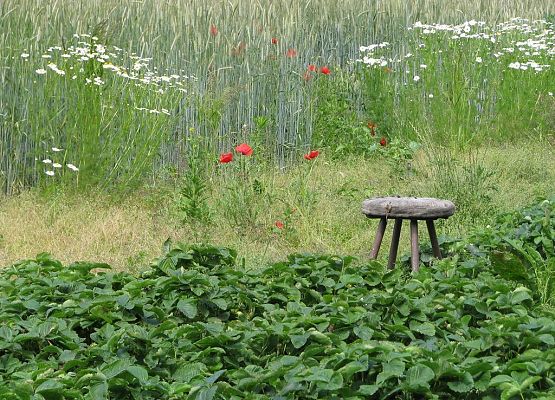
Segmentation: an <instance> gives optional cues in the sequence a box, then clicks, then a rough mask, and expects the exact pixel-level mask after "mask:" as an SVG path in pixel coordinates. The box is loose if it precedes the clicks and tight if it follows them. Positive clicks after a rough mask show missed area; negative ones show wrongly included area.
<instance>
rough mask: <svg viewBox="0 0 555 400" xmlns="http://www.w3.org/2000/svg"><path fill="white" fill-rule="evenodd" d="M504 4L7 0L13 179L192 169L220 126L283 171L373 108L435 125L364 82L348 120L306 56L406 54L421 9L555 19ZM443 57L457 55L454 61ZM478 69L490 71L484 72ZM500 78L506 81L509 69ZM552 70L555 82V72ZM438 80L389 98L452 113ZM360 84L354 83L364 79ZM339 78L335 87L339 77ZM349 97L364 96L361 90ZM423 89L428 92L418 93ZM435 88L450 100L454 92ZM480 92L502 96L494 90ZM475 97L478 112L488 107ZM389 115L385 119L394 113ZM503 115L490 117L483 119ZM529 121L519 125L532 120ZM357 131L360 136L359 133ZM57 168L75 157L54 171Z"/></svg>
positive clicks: (111, 180)
mask: <svg viewBox="0 0 555 400" xmlns="http://www.w3.org/2000/svg"><path fill="white" fill-rule="evenodd" d="M505 3H506V2H504V1H501V0H494V1H491V2H488V3H487V4H484V3H483V2H478V1H471V2H465V3H464V4H461V3H460V2H455V1H454V0H449V1H439V0H420V1H415V2H411V3H409V4H407V3H406V2H404V1H401V0H395V1H385V0H380V1H372V2H370V1H369V2H365V3H362V4H361V3H360V2H359V1H355V0H347V1H343V2H340V3H339V2H326V1H324V0H316V1H295V0H291V1H288V2H273V1H270V0H260V1H257V2H251V1H246V0H236V1H230V2H205V1H201V0H191V1H177V2H171V3H167V4H164V5H163V6H162V5H160V3H159V2H158V1H156V0H145V1H142V2H134V1H116V0H108V1H100V0H93V1H89V2H86V3H75V2H70V1H67V2H65V1H62V2H44V1H38V0H7V1H3V2H2V3H1V4H0V60H2V65H3V67H2V68H1V69H0V84H1V85H2V88H3V89H2V91H1V92H0V186H1V189H2V191H3V192H7V193H11V192H14V191H17V190H19V189H21V188H24V187H29V186H34V185H49V184H51V183H52V182H59V181H64V182H66V183H71V184H79V185H88V184H92V185H101V186H103V187H110V186H113V185H115V184H119V187H133V186H134V185H135V184H137V183H139V182H142V181H144V179H145V178H147V177H151V176H152V174H153V173H157V172H160V170H165V169H167V168H177V169H178V170H180V169H181V168H182V167H183V168H186V165H187V159H188V158H189V157H191V154H190V151H189V149H191V146H190V144H189V143H188V141H189V140H190V134H189V133H190V132H191V128H193V129H194V132H195V133H196V134H198V135H200V136H202V137H204V138H205V141H204V143H205V146H206V149H205V151H207V152H212V153H214V154H216V153H217V152H218V151H219V150H221V149H224V148H226V147H229V146H230V145H234V144H237V143H239V142H240V141H244V140H250V139H251V138H253V139H255V138H257V140H258V141H259V142H260V143H263V144H264V146H265V147H266V148H267V151H268V154H267V155H266V158H267V159H268V160H269V161H271V162H275V163H277V164H278V165H280V166H282V167H283V166H285V165H287V164H288V163H289V162H291V161H292V160H295V159H297V158H298V155H299V154H302V152H304V151H306V150H307V148H308V147H309V146H310V144H311V143H318V144H320V143H321V144H322V145H324V146H325V145H328V142H327V140H326V136H325V135H326V132H330V133H329V134H328V135H331V134H332V133H334V132H337V131H338V130H341V129H343V128H344V127H345V126H346V128H347V129H348V130H349V129H352V124H353V123H355V122H358V121H355V120H356V119H357V118H359V119H365V118H367V116H368V114H369V113H372V112H374V113H375V114H376V117H383V118H382V119H383V120H384V121H385V120H389V121H393V122H387V123H389V124H392V125H391V126H392V129H391V130H390V133H391V135H393V132H395V134H397V135H405V136H407V137H417V136H418V134H419V133H420V131H421V130H422V129H424V128H422V127H420V125H421V124H419V125H418V126H417V125H416V122H421V121H416V120H414V119H411V118H413V117H408V116H405V117H403V118H401V121H400V122H399V124H400V126H401V127H402V128H403V129H401V130H396V129H393V127H397V126H398V125H395V124H394V121H395V120H396V119H397V117H393V116H389V117H388V116H387V115H385V114H384V113H381V112H377V111H376V107H378V106H377V105H376V102H375V101H370V102H368V104H366V105H364V104H360V103H358V100H360V96H358V95H357V94H356V93H357V91H356V90H355V91H354V92H352V91H350V89H349V93H350V94H346V95H345V98H346V99H347V100H348V101H351V102H352V103H354V104H357V103H358V104H357V105H356V106H355V107H354V109H355V113H354V114H353V113H352V112H351V111H350V110H347V111H348V112H346V113H345V114H344V115H347V116H348V118H346V119H345V124H343V125H341V124H339V125H337V124H336V125H333V123H332V121H333V118H330V115H329V114H326V115H323V116H322V114H318V113H317V112H316V111H318V109H317V108H316V107H317V106H318V102H316V101H315V100H314V99H315V93H317V91H316V89H314V88H315V87H319V88H320V89H321V88H322V86H319V85H312V83H314V82H313V81H312V82H307V81H306V80H305V79H303V78H304V74H305V72H306V70H307V67H308V66H309V65H316V66H318V67H319V68H320V67H322V66H327V67H328V68H329V69H330V71H331V74H330V75H329V76H327V77H328V78H329V80H330V81H331V80H333V79H335V76H336V75H337V76H339V75H340V74H339V71H340V70H345V71H346V72H347V73H349V74H350V73H351V69H350V66H349V62H350V61H351V60H354V59H357V58H360V54H359V50H358V49H359V47H360V46H365V45H367V44H369V43H380V42H383V41H388V42H391V43H394V44H395V48H396V49H398V50H396V51H397V53H398V55H399V56H400V55H406V52H405V51H404V49H409V48H410V46H411V45H412V44H413V43H416V39H415V37H416V36H415V31H414V30H412V31H407V30H406V27H407V26H411V25H413V24H414V23H415V22H416V21H428V22H429V23H431V22H441V23H446V24H460V23H462V22H463V21H468V20H471V19H472V18H476V19H478V18H480V19H483V20H484V21H488V22H489V23H492V24H496V23H498V22H501V21H506V20H509V19H510V18H512V17H515V16H525V17H527V18H531V19H538V18H544V17H546V16H547V15H549V14H551V13H553V10H554V8H555V7H554V5H553V4H552V2H551V1H548V0H527V1H522V2H518V3H517V4H513V5H511V6H510V7H507V5H506V4H505ZM534 34H535V33H534ZM430 38H431V37H430ZM430 40H431V41H433V40H434V39H430ZM99 46H100V47H99ZM439 46H440V44H438V45H437V46H436V47H434V46H433V44H432V43H430V44H429V48H427V49H426V51H428V52H429V54H428V55H427V56H426V55H425V54H424V55H422V56H419V57H423V59H425V58H426V57H428V58H430V57H431V58H434V57H435V58H434V59H437V58H438V57H437V53H436V49H438V48H439ZM472 46H474V45H472ZM102 50H103V51H102ZM401 50H403V51H401ZM437 51H439V50H437ZM460 53H461V54H462V53H463V51H462V50H460ZM480 54H481V53H480ZM477 55H478V54H476V56H477ZM106 57H107V58H106ZM413 60H416V57H415V58H414V59H413ZM442 60H443V61H442V62H454V61H453V60H452V59H451V58H450V59H449V60H447V59H442ZM419 62H420V61H419ZM427 62H428V63H429V65H430V70H429V73H430V74H435V73H436V72H437V73H438V74H439V75H441V74H446V77H445V79H447V77H448V75H449V71H451V72H453V68H455V67H448V68H447V67H446V68H443V67H442V66H441V65H440V66H438V67H437V69H438V71H436V72H433V71H432V68H436V67H432V63H431V62H430V61H427ZM537 62H538V63H539V64H547V62H544V61H541V62H540V61H539V60H538V61H537ZM440 64H441V63H440ZM37 71H41V73H37ZM42 71H46V73H42ZM442 71H444V72H442ZM413 72H415V71H413ZM471 72H472V73H475V74H478V72H476V70H474V69H473V70H472V71H471ZM521 72H523V73H525V74H526V73H527V72H525V71H512V70H510V71H506V72H504V74H505V75H504V80H499V81H498V86H499V88H498V87H495V86H494V90H495V91H497V92H499V93H500V94H503V93H510V92H511V91H512V90H513V89H514V88H513V87H511V86H510V85H511V83H507V82H508V81H509V80H515V79H518V80H519V81H520V80H521V78H522V74H521V75H516V76H513V75H515V74H517V73H519V74H520V73H521ZM461 73H462V72H461ZM511 74H512V75H511ZM439 75H438V76H439ZM487 75H488V77H491V76H493V75H494V72H491V73H488V74H487ZM74 76H75V78H74ZM430 76H432V75H430ZM473 76H474V75H473ZM542 76H544V78H542V79H545V81H544V82H548V78H549V72H548V73H547V74H543V75H542ZM318 77H322V75H319V76H318ZM407 77H408V75H407V76H404V79H405V80H406V79H407ZM353 79H357V78H356V77H354V78H353ZM372 79H374V78H372ZM427 79H428V78H427V77H425V76H424V75H423V76H422V81H421V82H420V86H419V87H416V88H414V87H413V86H412V85H407V89H406V90H405V87H404V85H402V80H399V79H397V80H396V81H395V82H397V83H395V84H391V85H393V86H391V88H393V90H395V91H396V93H397V92H399V93H405V94H406V95H407V96H408V97H407V96H403V98H401V97H399V96H396V97H395V100H388V101H393V102H394V105H395V107H396V108H397V109H399V108H401V109H406V114H407V115H411V116H412V115H422V116H421V117H419V118H423V119H424V118H426V119H427V117H428V116H430V118H431V117H432V116H434V115H436V114H437V113H438V112H439V111H434V112H428V113H426V114H422V111H423V110H422V108H423V107H429V105H427V103H425V102H418V101H416V99H420V98H421V96H420V97H419V96H417V95H418V94H422V95H423V94H424V93H426V94H427V92H426V91H425V89H424V88H423V86H424V83H426V82H427ZM442 79H443V78H442ZM477 79H478V76H475V78H472V79H471V81H472V82H474V83H473V85H474V86H472V92H473V93H474V94H478V95H479V94H480V93H481V90H482V87H483V86H484V85H487V86H488V87H489V86H490V85H491V83H490V81H489V80H488V81H487V82H486V83H484V81H483V80H482V81H479V80H477ZM488 79H489V78H488ZM438 80H439V79H438ZM451 81H452V82H458V81H456V80H447V81H445V82H446V83H443V84H442V85H447V86H448V85H450V84H451V83H449V82H451ZM530 81H531V82H532V81H533V83H529V84H528V83H527V84H526V85H525V88H523V89H522V91H523V92H522V95H519V96H520V97H519V99H522V101H524V99H525V96H524V94H525V93H528V92H530V91H531V90H532V89H533V88H534V87H539V86H540V85H541V82H540V81H539V80H538V79H536V77H534V78H533V79H532V78H530ZM465 82H466V81H465ZM476 82H481V83H476ZM426 84H427V83H426ZM454 84H455V83H454ZM456 84H457V85H459V83H456ZM493 84H495V82H494V83H493ZM357 85H358V86H357ZM360 85H361V83H360V82H358V83H356V82H355V83H353V84H352V86H353V87H354V88H355V89H356V88H358V87H360ZM476 85H477V86H476ZM506 85H509V87H505V86H506ZM475 86H476V87H475ZM347 87H349V86H347ZM325 88H326V87H324V89H325ZM333 88H335V86H334V85H333V84H330V85H329V86H328V87H327V89H329V90H332V89H333ZM465 88H466V86H465ZM437 89H438V90H439V89H443V88H439V87H438V88H437ZM449 89H450V90H451V91H450V92H448V93H451V94H452V95H453V93H454V94H455V95H456V93H457V90H462V89H458V88H450V87H447V88H446V90H449ZM464 90H466V89H464ZM488 90H489V89H488ZM324 94H326V95H329V92H327V93H324ZM348 95H350V96H352V97H351V98H350V99H349V98H348V97H347V96H348ZM414 96H416V97H414ZM445 96H446V97H445V98H444V99H443V100H441V101H443V102H444V103H446V104H449V102H451V103H453V102H455V103H456V104H457V105H451V106H452V108H453V107H454V109H457V110H459V109H460V106H459V104H462V103H464V100H461V101H458V100H457V99H456V98H453V97H452V96H451V95H447V94H446V95H445ZM449 96H451V97H449ZM465 96H466V97H465V99H468V98H469V95H465ZM363 97H364V96H363ZM409 97H410V98H414V99H415V101H413V102H410V101H409ZM436 97H437V98H438V100H439V97H440V96H439V94H438V95H437V96H436ZM472 98H474V97H472ZM542 99H543V98H542ZM374 100H375V99H374ZM341 101H343V100H341ZM534 101H536V102H537V101H538V98H537V97H536V98H534V99H532V100H530V99H529V100H526V102H524V103H522V102H521V101H520V100H519V101H518V102H517V104H518V105H514V104H513V103H512V102H510V101H509V99H506V98H502V97H500V98H499V99H495V101H493V102H494V103H495V105H496V106H497V107H499V109H503V110H505V111H504V112H505V114H503V115H509V114H511V113H513V112H514V111H515V110H516V111H522V112H527V111H528V110H530V107H531V106H530V105H529V103H530V104H532V103H534ZM541 102H542V101H540V102H539V103H541ZM415 103H418V104H417V105H415ZM420 103H422V104H420ZM482 103H483V104H482ZM331 104H332V105H333V104H337V102H336V103H333V102H332V103H331ZM479 104H480V107H484V108H486V109H487V107H489V103H488V104H486V103H484V102H483V101H482V100H479ZM534 104H535V103H534ZM347 105H348V104H347ZM348 107H351V106H350V105H348ZM348 107H347V108H348ZM382 107H383V106H382ZM465 107H466V109H468V110H471V109H472V107H474V108H476V107H477V104H474V103H473V104H472V105H468V106H465ZM434 110H435V109H434ZM437 110H442V107H441V106H438V107H437ZM464 110H465V108H464V107H463V108H462V111H461V112H457V113H455V115H452V116H449V118H448V121H450V122H453V123H457V124H461V126H464V124H465V123H467V122H468V121H473V118H474V117H475V116H476V115H479V116H480V118H482V117H481V114H480V112H477V111H472V112H471V113H465V112H464ZM378 111H379V110H378ZM423 115H425V116H426V117H424V116H423ZM324 117H325V118H324ZM442 118H443V116H442ZM527 118H528V119H530V114H527ZM445 120H446V121H447V118H445ZM384 121H382V120H381V119H380V120H379V121H376V122H377V123H378V124H386V122H384ZM442 124H443V125H447V122H443V123H442ZM483 124H486V122H484V123H483ZM495 124H496V123H495V121H492V120H491V118H490V119H488V121H487V124H486V125H484V126H490V125H495ZM503 124H505V122H503ZM530 124H531V123H527V124H524V125H519V124H517V125H515V126H511V128H512V129H513V130H516V129H521V128H528V127H529V126H530ZM436 125H437V124H436ZM436 125H432V127H433V130H434V132H439V131H440V129H439V127H437V128H436ZM443 125H441V124H439V125H438V126H443ZM499 125H501V124H499ZM385 126H387V125H384V127H385ZM415 126H416V128H417V129H416V128H415ZM481 126H482V125H481ZM541 128H542V127H541V126H540V127H539V128H538V129H541ZM461 129H462V131H461V133H460V135H459V136H460V138H461V139H464V140H466V139H468V138H471V137H472V136H473V135H474V134H475V133H474V132H475V130H471V129H470V128H467V127H465V126H464V127H463V128H461ZM503 129H507V128H506V127H505V128H503V127H501V126H499V128H498V129H497V132H502V131H503ZM355 133H356V132H355ZM314 135H315V136H314ZM445 135H448V133H445ZM313 136H314V137H313ZM328 137H331V136H328ZM349 137H351V138H353V140H355V142H356V140H358V136H357V134H350V135H348V136H347V139H348V138H349ZM449 137H451V135H450V133H449ZM347 139H345V140H346V141H347ZM329 145H330V146H335V143H331V144H329ZM53 147H54V148H59V149H63V150H64V152H59V154H58V153H57V154H54V155H55V156H56V157H57V158H56V160H54V158H53V156H54V155H53V154H52V151H53V150H52V148H53ZM347 147H349V146H347ZM350 147H351V148H356V147H357V145H351V146H350ZM43 160H50V161H51V163H48V162H46V163H44V162H43ZM53 164H57V165H61V167H52V166H53ZM68 164H71V165H73V166H74V167H75V168H76V169H78V171H77V170H76V169H72V168H69V167H67V165H68ZM68 168H69V169H68ZM76 173H78V174H76ZM77 178H78V179H77Z"/></svg>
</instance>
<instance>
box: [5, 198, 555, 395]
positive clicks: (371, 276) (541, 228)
mask: <svg viewBox="0 0 555 400" xmlns="http://www.w3.org/2000/svg"><path fill="white" fill-rule="evenodd" d="M530 210H532V211H530ZM530 210H523V211H522V212H521V213H520V214H515V215H510V216H504V217H501V219H500V221H499V224H498V225H496V226H495V227H493V228H487V229H486V230H483V231H480V232H478V233H476V235H475V236H474V237H472V238H470V239H469V241H465V242H456V243H451V247H452V251H453V255H452V257H450V258H447V259H445V260H442V261H439V262H436V263H433V264H432V265H431V266H429V267H428V268H422V269H421V271H420V272H419V273H418V274H416V275H412V276H409V275H408V274H407V273H406V272H403V270H402V269H401V268H398V269H396V270H393V271H387V270H384V268H383V267H382V265H381V264H379V263H377V262H371V263H358V264H357V263H355V261H354V260H353V259H352V258H350V257H335V256H331V257H330V256H316V255H301V254H296V255H291V256H290V257H289V258H288V260H287V261H285V262H281V263H277V264H275V265H272V266H270V267H267V268H264V269H260V270H258V271H245V270H244V269H243V268H241V267H239V266H237V265H236V264H235V260H236V254H235V253H234V252H233V251H232V250H229V249H223V248H216V247H208V246H196V247H191V246H185V245H177V246H173V247H170V246H168V248H167V249H166V250H167V251H166V254H165V255H164V256H163V257H162V258H161V259H160V260H159V261H158V262H157V263H155V264H154V265H153V266H152V268H151V269H150V270H149V271H146V272H144V273H143V274H142V275H141V276H139V277H135V276H133V275H130V274H128V273H112V272H106V271H105V269H106V268H109V267H108V266H107V265H104V264H95V263H74V264H71V265H69V266H63V265H62V264H61V263H60V262H58V261H56V260H53V259H52V258H50V257H49V256H48V255H45V254H42V255H39V256H38V257H37V258H36V259H35V260H30V261H24V262H21V263H18V264H16V265H14V266H11V267H9V268H5V269H3V270H2V271H1V272H0V320H1V321H2V325H1V326H0V398H2V399H14V400H15V399H18V400H19V399H48V400H57V399H82V398H86V399H105V398H114V399H203V400H206V399H242V398H245V399H286V398H307V399H310V398H314V399H316V398H329V399H339V398H345V399H365V398H370V397H372V398H403V399H408V398H414V399H420V398H466V399H474V398H476V399H478V398H480V399H498V398H502V399H511V398H513V397H514V398H531V397H535V398H541V396H544V397H543V398H545V399H547V398H552V397H553V396H554V395H555V382H554V378H555V347H554V345H555V336H554V335H555V321H554V319H553V316H554V313H553V312H552V311H551V310H550V308H548V307H544V306H541V307H540V305H543V304H544V303H546V301H545V300H546V298H544V297H542V296H543V295H541V294H540V293H539V292H538V290H537V287H538V282H539V281H541V279H540V280H539V279H538V277H539V276H538V275H537V274H536V275H535V274H534V271H533V269H534V268H540V267H542V268H543V266H544V265H549V263H552V260H553V232H554V231H555V219H554V218H553V214H552V211H553V202H549V201H547V202H543V203H541V204H540V205H538V206H536V207H534V208H532V209H530ZM522 213H524V214H522ZM521 217H522V218H521ZM528 217H529V218H528ZM523 221H524V222H523ZM549 235H551V236H549ZM544 238H547V239H548V240H544ZM526 255H532V257H535V258H534V260H535V264H534V266H531V265H530V261H526V260H528V258H527V256H526ZM503 257H505V258H506V259H507V260H509V261H508V262H512V263H513V264H514V265H517V266H518V265H522V266H523V267H522V268H524V274H520V275H519V274H518V273H517V274H511V273H510V272H511V271H512V269H510V268H505V269H503V268H501V266H502V265H503V262H502V261H503V259H504V258H503ZM519 263H520V264H519ZM526 263H528V264H526ZM513 264H511V265H513ZM515 396H517V397H515Z"/></svg>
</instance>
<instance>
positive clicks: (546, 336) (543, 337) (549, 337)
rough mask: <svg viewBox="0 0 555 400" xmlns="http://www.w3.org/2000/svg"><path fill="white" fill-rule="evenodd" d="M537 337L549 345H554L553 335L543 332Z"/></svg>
mask: <svg viewBox="0 0 555 400" xmlns="http://www.w3.org/2000/svg"><path fill="white" fill-rule="evenodd" d="M538 339H539V340H540V341H541V342H542V343H545V344H548V345H550V346H553V345H555V339H554V338H553V335H551V334H549V333H544V334H541V335H539V336H538Z"/></svg>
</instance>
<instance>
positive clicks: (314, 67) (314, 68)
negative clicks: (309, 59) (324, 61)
mask: <svg viewBox="0 0 555 400" xmlns="http://www.w3.org/2000/svg"><path fill="white" fill-rule="evenodd" d="M308 70H309V71H312V72H314V71H316V65H313V64H308Z"/></svg>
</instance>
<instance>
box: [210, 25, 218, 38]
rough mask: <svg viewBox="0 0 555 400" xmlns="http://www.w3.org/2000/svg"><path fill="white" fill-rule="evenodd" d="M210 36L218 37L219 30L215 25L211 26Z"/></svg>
mask: <svg viewBox="0 0 555 400" xmlns="http://www.w3.org/2000/svg"><path fill="white" fill-rule="evenodd" d="M210 34H211V35H212V36H216V35H218V28H216V25H214V24H212V25H210Z"/></svg>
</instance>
